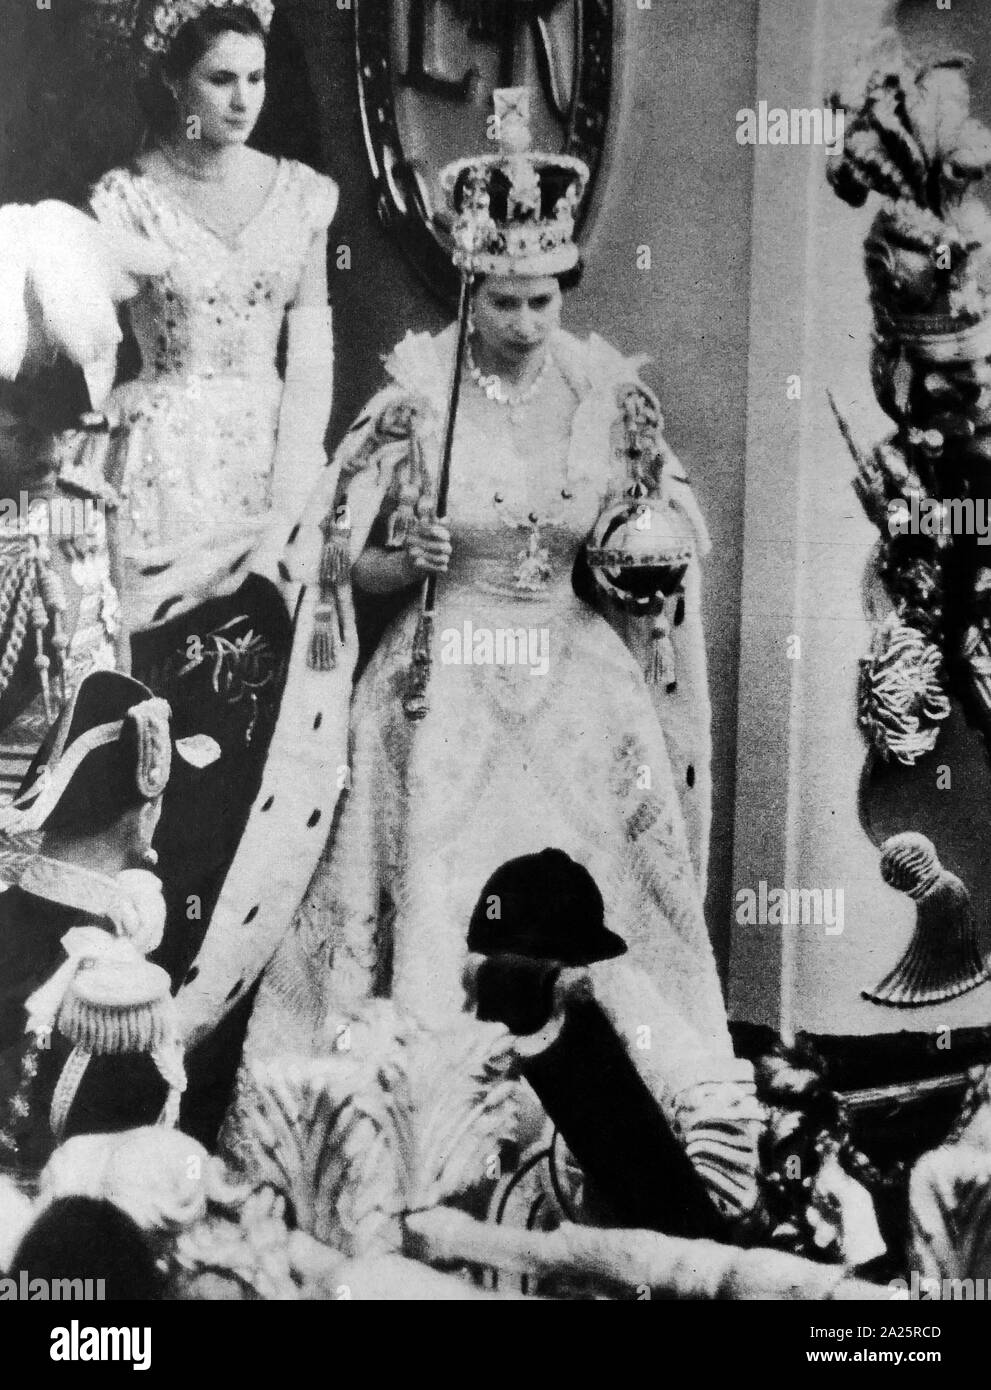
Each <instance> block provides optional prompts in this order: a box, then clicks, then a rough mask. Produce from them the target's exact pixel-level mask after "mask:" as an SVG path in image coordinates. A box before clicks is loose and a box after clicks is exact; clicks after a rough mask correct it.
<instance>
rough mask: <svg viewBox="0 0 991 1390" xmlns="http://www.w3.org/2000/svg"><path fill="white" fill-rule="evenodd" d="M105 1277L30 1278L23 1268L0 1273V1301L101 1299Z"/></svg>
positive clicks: (78, 1300)
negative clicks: (3, 1275)
mask: <svg viewBox="0 0 991 1390" xmlns="http://www.w3.org/2000/svg"><path fill="white" fill-rule="evenodd" d="M106 1296H107V1281H106V1279H32V1277H31V1275H30V1274H29V1273H28V1271H27V1270H26V1269H19V1270H17V1271H16V1272H15V1271H13V1270H12V1271H11V1273H10V1275H9V1276H8V1277H7V1278H3V1277H0V1303H2V1302H8V1303H9V1302H15V1303H102V1302H103V1301H104V1300H105V1299H106Z"/></svg>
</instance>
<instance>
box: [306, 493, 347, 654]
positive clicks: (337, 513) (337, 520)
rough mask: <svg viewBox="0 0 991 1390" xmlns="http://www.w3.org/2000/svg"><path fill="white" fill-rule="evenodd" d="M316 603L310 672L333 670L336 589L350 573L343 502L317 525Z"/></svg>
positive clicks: (338, 622)
mask: <svg viewBox="0 0 991 1390" xmlns="http://www.w3.org/2000/svg"><path fill="white" fill-rule="evenodd" d="M320 529H321V531H322V532H323V548H322V550H321V552H320V603H319V604H318V606H317V609H316V611H315V613H314V615H313V631H312V633H311V634H310V646H309V652H308V654H307V665H308V666H309V668H310V670H311V671H333V669H334V667H335V666H336V665H337V647H338V643H339V642H340V641H342V640H343V634H342V633H341V619H340V605H339V604H338V598H337V596H338V590H339V589H340V587H341V585H342V584H346V583H347V582H348V577H349V575H350V573H351V522H350V513H349V511H348V505H347V502H346V501H345V502H343V503H338V504H337V505H336V506H335V507H334V510H333V511H332V512H331V513H330V515H329V516H327V517H325V518H324V520H323V521H322V522H321V525H320Z"/></svg>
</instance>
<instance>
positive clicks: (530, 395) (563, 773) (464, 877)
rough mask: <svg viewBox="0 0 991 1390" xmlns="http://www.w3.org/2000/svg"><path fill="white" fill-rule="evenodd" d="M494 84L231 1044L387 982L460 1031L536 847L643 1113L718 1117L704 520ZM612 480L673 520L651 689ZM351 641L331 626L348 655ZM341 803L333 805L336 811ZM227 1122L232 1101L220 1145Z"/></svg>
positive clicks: (556, 170) (723, 1102) (728, 1087)
mask: <svg viewBox="0 0 991 1390" xmlns="http://www.w3.org/2000/svg"><path fill="white" fill-rule="evenodd" d="M496 98H497V103H498V104H499V114H500V115H501V118H502V119H501V121H500V123H499V124H500V134H501V135H502V145H501V148H499V149H498V150H495V151H493V152H490V153H487V154H484V155H481V156H478V157H474V158H469V159H462V160H459V161H457V162H456V163H455V164H452V165H451V166H449V167H448V168H446V169H445V170H443V171H442V174H441V187H442V189H443V191H444V196H445V204H446V205H445V209H444V214H443V216H442V218H441V219H440V222H441V225H442V231H443V233H444V234H445V235H446V236H447V238H448V240H449V243H450V247H451V254H452V258H453V259H454V260H455V263H456V264H458V265H459V266H460V267H461V269H462V270H463V271H464V273H465V274H466V276H467V277H468V278H469V279H470V320H468V321H467V322H466V329H465V333H466V339H467V341H466V344H465V343H464V338H462V343H463V344H464V346H465V348H466V350H465V351H464V352H463V360H460V361H459V355H458V346H459V344H458V333H457V329H456V326H452V327H450V328H448V329H446V330H445V331H443V332H441V333H439V334H437V335H436V336H434V335H431V334H428V333H413V332H410V333H408V334H407V336H406V337H405V338H404V339H403V340H402V341H401V342H400V343H399V344H398V345H397V346H396V348H395V349H394V351H393V352H392V354H391V356H390V357H389V358H388V360H387V363H386V371H387V376H388V380H387V382H386V384H385V385H384V386H383V388H382V389H381V390H380V391H379V392H378V394H377V395H375V396H374V397H373V398H372V400H371V401H370V402H369V403H368V405H367V407H366V409H365V410H364V411H363V412H362V415H361V417H360V419H359V420H358V422H357V424H356V425H355V426H354V427H353V428H352V430H351V431H350V432H349V433H348V435H347V436H346V437H345V440H344V443H343V444H342V445H341V447H340V449H339V450H338V453H337V457H336V459H335V465H336V468H335V473H337V483H336V493H335V494H334V495H332V496H328V497H327V499H326V515H327V520H326V522H325V526H324V534H325V536H326V537H327V548H328V552H329V556H330V558H329V559H328V555H327V554H325V564H324V574H325V577H326V578H327V579H328V581H329V580H331V579H332V578H333V577H334V576H340V575H341V574H342V573H344V572H347V571H349V573H350V581H351V583H352V584H353V585H354V586H356V587H357V588H359V589H361V590H362V591H364V592H365V593H366V594H372V595H375V594H394V595H397V596H399V597H400V598H401V600H402V606H401V611H400V612H399V614H398V616H397V617H396V618H395V619H394V620H393V622H392V623H391V625H390V626H389V628H388V629H387V631H386V632H385V635H384V636H383V637H382V639H381V641H380V643H379V646H378V649H377V650H376V651H375V653H374V655H373V656H372V658H371V661H370V663H369V665H368V666H367V668H366V669H365V671H364V673H363V674H362V675H361V677H360V679H359V681H358V683H357V686H356V688H355V691H354V696H353V700H352V702H351V709H350V748H351V760H350V765H349V768H348V776H347V778H346V779H344V781H345V782H346V789H345V790H344V791H343V795H342V804H341V805H340V806H339V807H338V814H337V816H336V818H334V828H333V829H332V831H331V833H330V835H329V837H328V838H327V840H326V845H325V848H324V851H323V855H322V857H321V859H320V862H319V864H318V865H317V866H316V870H315V873H314V875H313V878H312V881H311V883H310V885H309V888H308V890H307V892H306V894H305V897H304V899H303V902H302V904H301V906H300V907H299V909H298V911H297V912H296V914H295V917H294V919H293V922H292V925H291V927H290V930H289V932H288V934H287V935H286V936H285V937H284V939H283V940H282V943H281V945H280V946H279V948H278V950H277V951H276V953H275V955H274V957H273V959H272V960H271V962H270V963H269V965H268V967H267V969H266V971H265V973H264V976H263V979H262V984H261V988H260V992H259V995H258V998H257V1001H256V1004H255V1008H254V1013H253V1017H252V1021H251V1024H250V1026H249V1033H248V1039H247V1043H246V1049H245V1060H246V1062H247V1063H248V1064H249V1065H250V1064H251V1063H253V1062H254V1061H255V1060H257V1059H260V1058H261V1059H264V1058H272V1057H277V1056H279V1055H284V1054H286V1053H303V1054H308V1055H314V1054H319V1053H321V1052H326V1051H330V1050H331V1049H332V1046H333V1039H334V1036H335V1029H336V1028H337V1027H338V1026H339V1024H340V1021H341V1020H342V1019H345V1018H347V1017H349V1016H351V1015H352V1014H353V1013H354V1012H356V1011H360V1009H361V1008H362V1006H363V1004H364V1003H365V1002H366V1001H368V1000H369V999H370V998H373V997H376V996H377V997H388V998H391V999H392V1000H393V1001H394V1002H395V1004H396V1005H398V1006H399V1007H400V1008H401V1009H402V1010H404V1011H405V1012H407V1013H409V1014H412V1015H414V1016H415V1017H417V1018H418V1019H420V1020H421V1021H423V1022H425V1023H427V1024H431V1023H434V1024H438V1025H439V1024H442V1023H444V1022H447V1021H450V1020H452V1019H454V1018H457V1016H458V1015H459V1014H460V1013H461V1012H462V1011H463V1010H464V1009H465V1007H466V995H465V985H464V978H465V975H464V972H465V964H466V957H467V954H468V945H467V940H468V936H467V932H468V923H469V920H470V918H471V916H472V912H473V909H474V908H475V905H476V902H477V901H478V899H479V894H480V893H481V892H482V889H483V886H484V885H485V884H486V883H487V881H489V880H490V879H491V878H492V876H493V875H494V874H496V872H497V871H498V870H499V869H500V866H502V865H504V864H506V863H508V862H509V861H513V860H515V859H518V858H519V857H521V856H528V855H539V854H540V853H542V852H543V851H544V850H546V849H553V850H554V851H555V852H557V853H561V852H563V854H564V855H566V856H569V857H570V859H571V860H572V861H573V862H574V863H575V864H577V865H579V866H580V867H581V870H582V871H583V872H584V873H587V875H590V876H591V879H592V880H594V882H595V884H596V885H597V886H598V889H599V890H600V891H601V894H602V898H603V900H604V902H605V913H606V922H607V924H608V930H609V932H610V933H613V934H614V939H615V940H616V941H618V942H619V946H618V948H617V950H616V951H615V952H613V953H612V954H613V956H614V957H615V958H612V959H608V960H601V961H600V962H599V963H598V964H596V966H595V968H594V974H595V981H596V986H595V987H596V998H597V1001H598V1003H599V1005H600V1007H601V1009H602V1010H603V1011H604V1013H605V1014H606V1015H607V1017H608V1018H609V1019H610V1021H611V1023H612V1026H613V1027H614V1028H615V1029H616V1030H617V1033H618V1035H619V1036H621V1037H622V1038H624V1039H626V1042H627V1044H628V1045H629V1047H630V1049H631V1052H632V1051H634V1043H633V1038H634V1034H635V1027H636V1026H638V1025H646V1026H647V1027H648V1028H649V1029H650V1031H651V1034H652V1038H653V1041H652V1044H651V1047H650V1049H649V1050H640V1051H639V1052H637V1053H636V1057H635V1062H636V1065H637V1066H638V1067H639V1068H640V1069H641V1074H642V1076H643V1078H644V1079H645V1081H646V1084H647V1087H648V1088H649V1090H650V1092H651V1094H652V1095H653V1096H654V1098H655V1100H656V1102H657V1103H658V1104H659V1105H660V1106H661V1107H662V1108H663V1110H664V1112H665V1114H666V1115H667V1116H668V1117H669V1118H670V1119H671V1121H672V1123H674V1122H675V1117H676V1115H677V1116H680V1117H681V1119H680V1120H679V1121H678V1123H681V1122H683V1121H684V1117H685V1115H686V1114H688V1113H690V1112H691V1111H692V1107H693V1106H695V1105H696V1104H698V1105H700V1106H701V1105H702V1100H701V1097H702V1096H703V1095H704V1096H705V1097H707V1098H708V1099H707V1100H706V1102H705V1104H707V1105H708V1106H709V1107H710V1110H711V1108H712V1107H713V1106H714V1107H715V1109H716V1110H717V1111H719V1112H720V1115H721V1117H722V1120H723V1121H725V1123H726V1124H727V1125H730V1126H732V1123H733V1121H732V1119H731V1118H730V1117H731V1114H732V1113H735V1111H734V1107H736V1106H737V1105H738V1104H740V1103H741V1098H742V1097H745V1095H746V1093H747V1092H748V1089H750V1087H749V1076H750V1072H749V1067H748V1064H746V1063H741V1062H739V1061H738V1060H737V1059H736V1058H735V1057H734V1054H733V1049H732V1046H731V1043H730V1039H729V1034H728V1030H727V1025H726V1017H725V1012H724V1008H723V1001H722V997H721V993H720V987H719V981H718V978H717V975H716V967H715V962H714V959H713V954H712V948H711V946H710V943H709V937H708V933H707V931H706V925H705V921H704V918H703V913H702V891H703V884H704V876H705V858H706V852H707V825H708V810H707V802H708V796H709V776H708V766H709V753H708V697H707V689H706V676H705V659H704V647H703V640H702V632H701V623H700V613H699V564H698V560H699V557H700V556H702V555H703V554H704V553H705V551H706V549H707V539H706V533H705V528H704V525H703V523H702V520H701V518H700V516H699V513H698V510H697V507H696V505H695V503H694V500H693V498H692V494H691V491H690V489H689V486H688V483H687V481H686V478H685V474H684V472H683V470H682V468H681V466H680V464H679V463H678V460H677V459H676V458H675V457H674V455H673V454H672V452H671V450H670V449H669V448H668V446H667V444H666V443H665V441H664V436H663V433H662V429H663V422H662V419H661V414H660V410H659V408H658V403H657V401H656V399H655V397H654V395H653V393H652V392H651V391H650V390H649V388H648V387H647V386H646V385H645V384H644V382H643V381H642V380H641V377H640V368H641V366H642V363H643V360H644V359H633V360H631V359H628V358H626V357H624V356H623V355H622V354H621V353H620V352H618V351H617V350H616V349H615V348H613V347H611V346H610V345H609V344H607V343H606V342H604V341H603V340H602V339H601V338H599V337H597V336H595V335H592V336H591V337H590V338H588V339H587V340H581V339H579V338H577V337H575V336H574V335H572V334H571V333H569V332H567V331H566V330H565V329H564V328H563V327H562V326H561V317H562V309H563V304H564V294H565V291H566V290H567V289H568V288H569V287H570V286H571V285H573V284H574V282H575V280H576V278H577V269H578V261H579V253H578V248H577V246H576V245H575V242H574V227H575V212H576V209H577V207H578V205H579V202H580V199H581V196H582V194H583V191H584V187H585V184H586V180H587V170H586V168H585V166H584V165H583V164H582V163H581V162H580V161H578V160H576V159H569V158H566V157H562V156H559V155H553V154H541V153H536V152H532V151H530V150H529V148H528V146H529V135H528V130H527V120H526V93H524V92H520V91H518V90H513V91H508V92H499V93H497V94H496ZM455 370H458V371H459V372H460V381H459V383H458V387H459V389H458V390H457V391H456V392H455V393H454V394H455V396H456V397H457V400H458V405H457V413H456V416H455V417H454V419H453V440H452V444H451V449H450V488H449V495H448V499H447V506H446V508H445V509H444V511H443V514H438V507H437V487H438V477H439V473H440V466H441V461H442V455H443V453H444V445H445V435H446V433H447V430H446V426H447V424H448V423H449V421H450V420H451V416H450V413H449V412H450V407H451V383H452V373H453V372H454V371H455ZM631 487H632V488H635V489H637V490H638V498H639V499H646V500H647V501H649V504H650V510H651V515H653V514H656V519H657V525H658V527H659V528H660V527H661V524H662V522H663V524H664V527H665V528H666V529H664V535H665V537H667V540H666V541H665V542H664V545H663V546H662V549H664V550H665V553H667V551H670V550H671V548H672V547H671V545H670V539H671V536H672V535H674V534H677V536H678V537H680V549H677V552H676V558H678V562H679V565H680V570H681V573H680V574H677V575H675V576H674V581H675V582H673V583H672V584H671V585H670V586H669V587H670V588H671V591H672V593H673V594H674V589H675V588H676V587H677V582H678V581H681V583H682V588H681V589H680V590H679V591H678V592H677V594H675V595H674V599H673V602H672V606H671V623H670V634H669V635H668V636H667V640H668V641H669V643H670V646H671V653H670V659H671V661H672V662H673V663H674V669H675V671H676V673H677V679H676V680H674V679H670V680H665V681H653V680H651V679H650V678H649V677H650V675H651V671H652V666H653V664H654V663H653V660H652V657H653V650H652V648H653V643H654V634H653V627H654V625H655V621H656V616H657V611H656V607H655V608H648V609H647V610H644V614H643V615H641V614H640V613H638V612H637V611H634V610H635V605H634V606H633V608H629V607H623V606H622V605H621V604H619V603H615V604H612V603H611V602H610V600H609V597H608V594H607V591H606V589H605V588H604V587H603V586H601V585H599V584H597V583H596V582H595V579H594V577H593V574H592V571H591V570H590V568H589V565H588V561H587V557H586V542H587V540H588V538H589V535H590V532H591V531H592V529H593V527H594V526H595V525H596V521H597V519H598V518H599V517H600V516H601V515H602V514H603V512H604V511H606V510H607V509H609V508H614V507H615V506H616V505H617V504H621V505H622V506H623V507H625V506H627V505H629V504H630V503H631V502H633V501H634V500H637V499H633V498H631V497H630V496H629V490H630V489H631ZM345 519H346V522H347V527H348V529H347V531H346V532H345V531H344V530H343V529H341V525H340V523H341V521H342V520H345ZM610 534H612V533H610ZM345 545H347V546H349V553H347V555H346V557H345V563H344V564H342V563H341V552H342V548H343V547H344V546H345ZM597 559H598V560H599V561H601V562H603V563H607V564H610V565H613V564H614V563H617V557H616V556H615V555H613V554H611V553H609V554H606V555H605V556H599V557H597ZM621 560H622V557H621V556H620V557H619V561H621ZM633 563H634V568H635V567H636V564H638V563H639V561H638V560H637V561H634V562H633ZM428 576H435V579H436V596H435V603H434V609H433V619H434V629H433V631H434V651H433V654H432V664H431V674H430V689H429V710H428V711H427V712H426V714H425V716H424V717H423V718H422V719H420V720H419V721H417V722H415V723H414V722H411V721H410V720H408V719H407V718H406V715H405V713H404V708H403V699H402V692H403V690H404V688H405V685H406V681H407V678H408V670H409V665H410V652H411V644H412V642H413V638H414V632H415V630H416V628H417V623H418V619H419V616H420V614H419V609H420V605H419V603H418V601H417V600H418V591H419V587H420V586H421V585H422V583H423V581H424V579H425V578H426V577H428ZM614 577H615V576H614ZM669 578H670V576H669ZM654 579H656V574H655V575H654V578H653V579H652V580H651V582H652V583H653V582H654ZM331 587H332V586H331ZM340 587H341V585H340V583H338V589H340ZM328 596H329V590H328ZM337 610H338V611H340V612H343V613H345V614H346V613H348V612H349V611H350V610H349V605H348V604H347V603H344V604H340V603H338V605H337ZM469 631H470V632H471V633H473V634H474V637H473V639H472V640H473V643H474V642H477V643H478V650H477V651H476V650H474V648H473V649H472V650H469V651H464V650H462V651H461V654H460V659H457V660H455V659H452V657H451V653H452V652H453V651H454V649H455V646H456V644H455V643H454V642H453V640H452V639H451V635H452V634H456V635H460V634H462V633H465V632H469ZM532 633H537V634H540V635H542V639H543V638H546V646H545V647H543V648H542V649H543V650H546V651H547V652H548V661H547V663H546V669H541V670H537V669H535V668H534V667H532V666H530V665H529V664H528V663H527V661H526V659H525V656H524V654H523V653H524V652H525V650H526V649H527V644H526V639H527V637H528V634H532ZM500 637H501V638H502V641H500V640H499V638H500ZM352 638H353V630H351V629H348V630H347V631H346V632H345V650H346V649H347V648H348V644H349V642H350V641H351V639H352ZM508 638H513V639H514V641H509V640H508ZM445 653H447V655H445ZM514 653H515V654H514ZM333 802H334V793H333V792H331V793H325V799H324V803H323V805H322V811H323V824H325V825H329V824H330V821H331V816H330V812H331V811H332V810H333ZM490 906H491V911H492V913H494V914H495V917H494V919H493V922H492V926H493V929H494V930H496V931H497V930H498V925H499V923H498V920H497V918H498V911H499V904H498V902H495V903H494V904H491V905H490ZM207 945H208V949H209V945H210V943H209V941H208V943H207ZM208 964H209V961H208ZM193 988H194V990H195V986H194V987H193ZM713 1097H716V1099H715V1100H714V1099H713ZM720 1107H722V1109H720ZM703 1108H704V1107H703ZM239 1123H240V1121H239V1116H238V1105H237V1103H236V1104H235V1107H234V1110H233V1111H232V1112H231V1114H230V1116H229V1121H228V1126H227V1131H226V1142H227V1145H228V1148H229V1150H230V1151H233V1152H235V1153H236V1151H237V1148H238V1127H239ZM741 1155H742V1157H741ZM753 1161H754V1156H753V1154H752V1153H750V1154H749V1156H748V1155H747V1153H746V1145H741V1146H740V1148H739V1150H738V1151H737V1152H736V1156H735V1157H734V1158H732V1159H730V1160H729V1167H730V1168H731V1169H732V1168H733V1167H734V1164H735V1165H737V1169H738V1171H735V1172H734V1173H733V1174H732V1176H731V1177H729V1178H726V1174H725V1173H724V1175H723V1176H724V1178H726V1182H725V1189H724V1195H725V1193H727V1192H728V1193H730V1194H731V1195H730V1196H729V1197H728V1198H727V1208H733V1209H734V1210H735V1212H737V1213H738V1212H739V1210H741V1209H743V1208H745V1207H746V1205H747V1203H748V1201H749V1200H752V1197H753V1192H752V1181H751V1179H752V1169H753ZM717 1166H718V1164H717ZM737 1180H739V1181H737Z"/></svg>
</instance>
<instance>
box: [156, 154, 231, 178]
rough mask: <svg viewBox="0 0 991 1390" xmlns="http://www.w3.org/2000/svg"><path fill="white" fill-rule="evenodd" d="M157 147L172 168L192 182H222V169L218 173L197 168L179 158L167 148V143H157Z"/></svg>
mask: <svg viewBox="0 0 991 1390" xmlns="http://www.w3.org/2000/svg"><path fill="white" fill-rule="evenodd" d="M158 148H159V149H160V150H161V152H162V154H163V155H164V156H165V159H166V162H167V163H168V164H171V165H172V168H173V169H175V171H176V172H177V173H179V174H182V175H183V177H184V178H187V179H190V180H191V181H192V182H194V183H223V182H224V173H223V171H221V172H220V173H219V174H217V173H210V172H209V171H204V170H203V169H202V168H197V167H196V165H194V164H187V163H186V161H185V160H184V159H179V158H178V157H177V156H176V155H174V154H173V153H172V151H171V150H170V149H169V148H168V146H167V145H159V147H158Z"/></svg>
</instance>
